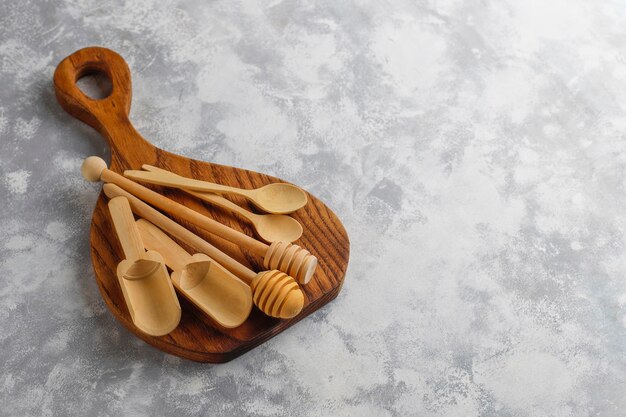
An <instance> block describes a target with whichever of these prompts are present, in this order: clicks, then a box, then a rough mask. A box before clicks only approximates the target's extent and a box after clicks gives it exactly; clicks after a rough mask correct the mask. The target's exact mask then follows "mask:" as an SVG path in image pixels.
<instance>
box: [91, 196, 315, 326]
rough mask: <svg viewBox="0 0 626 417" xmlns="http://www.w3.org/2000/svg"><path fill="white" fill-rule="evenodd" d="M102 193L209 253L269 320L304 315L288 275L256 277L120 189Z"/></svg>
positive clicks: (276, 273)
mask: <svg viewBox="0 0 626 417" xmlns="http://www.w3.org/2000/svg"><path fill="white" fill-rule="evenodd" d="M103 189H104V193H105V194H106V195H107V196H108V197H109V198H115V197H119V196H123V197H126V198H127V199H128V201H129V203H130V206H131V208H132V210H133V211H134V212H135V213H136V214H137V215H138V216H140V217H143V218H144V219H146V220H148V221H150V222H151V223H153V224H155V225H157V226H159V228H162V229H163V230H165V231H166V232H167V233H169V234H170V235H172V236H174V237H176V238H177V239H180V240H181V241H183V242H186V243H187V244H189V245H190V246H192V247H194V248H195V249H196V250H198V251H199V252H202V253H206V254H207V255H209V256H210V257H211V258H213V259H215V260H217V261H218V262H219V263H221V264H222V265H223V266H224V267H225V268H226V269H228V270H229V271H230V272H232V273H233V274H235V275H236V276H237V277H239V278H240V279H241V280H243V281H244V282H246V283H247V284H248V285H250V287H251V288H252V298H253V300H254V304H256V306H257V307H258V308H259V309H260V310H261V311H262V312H264V313H265V314H267V315H268V316H271V317H276V318H281V319H289V318H292V317H295V316H296V315H298V314H299V313H300V311H302V308H303V307H304V293H303V292H302V290H301V289H300V287H299V286H298V284H297V283H296V281H295V280H294V279H293V278H292V277H290V276H289V275H287V274H285V273H283V272H280V271H276V270H271V271H261V272H259V273H255V272H254V271H252V270H251V269H249V268H247V267H245V266H244V265H242V264H240V263H239V262H237V261H236V260H234V259H233V258H231V257H230V256H228V255H226V254H225V253H224V252H222V251H220V250H219V249H218V248H216V247H215V246H213V245H211V244H210V243H209V242H207V241H206V240H204V239H202V238H201V237H200V236H198V235H196V234H194V233H192V232H191V231H189V230H187V229H185V228H184V227H183V226H181V225H180V224H178V223H176V222H175V221H174V220H172V219H170V218H169V217H167V216H165V215H163V214H161V213H159V212H158V211H156V210H155V209H153V208H152V207H150V206H149V205H147V204H146V203H144V202H143V201H141V200H139V199H138V198H137V197H135V196H133V195H132V194H130V193H129V192H127V191H124V190H123V189H121V188H120V187H118V186H117V185H115V184H105V185H104V187H103ZM155 233H156V232H155Z"/></svg>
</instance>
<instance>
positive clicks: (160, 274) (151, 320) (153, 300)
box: [109, 197, 181, 336]
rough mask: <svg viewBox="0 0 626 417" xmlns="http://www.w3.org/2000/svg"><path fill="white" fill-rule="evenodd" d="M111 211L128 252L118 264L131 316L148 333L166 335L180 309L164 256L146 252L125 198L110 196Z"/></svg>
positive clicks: (119, 275) (136, 324)
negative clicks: (164, 262)
mask: <svg viewBox="0 0 626 417" xmlns="http://www.w3.org/2000/svg"><path fill="white" fill-rule="evenodd" d="M109 212H110V213H111V218H112V219H113V226H114V228H115V231H116V232H117V237H118V239H119V241H120V243H121V244H122V249H123V250H124V254H125V255H126V259H125V260H123V261H122V262H120V263H119V265H118V266H117V278H118V280H119V283H120V287H121V288H122V293H123V295H124V300H125V301H126V306H127V307H128V311H129V312H130V316H131V319H132V320H133V323H134V324H135V326H137V328H138V329H140V330H141V331H143V332H144V333H146V334H149V335H151V336H163V335H166V334H168V333H170V332H171V331H172V330H174V329H175V328H176V326H178V323H179V322H180V316H181V311H180V304H179V303H178V298H176V293H175V292H174V288H173V287H172V283H171V282H170V279H169V276H168V274H167V269H165V265H164V264H163V258H161V255H160V254H159V253H158V252H155V251H149V252H146V251H145V249H144V246H143V243H142V241H141V237H140V236H139V232H138V230H137V227H136V226H135V219H134V217H133V213H132V211H131V209H130V205H129V204H128V200H127V199H126V198H125V197H116V198H113V199H111V201H109Z"/></svg>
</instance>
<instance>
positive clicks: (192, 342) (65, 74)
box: [54, 47, 350, 362]
mask: <svg viewBox="0 0 626 417" xmlns="http://www.w3.org/2000/svg"><path fill="white" fill-rule="evenodd" d="M95 71H97V72H102V73H104V74H106V75H107V76H108V77H109V79H110V80H111V82H112V86H113V87H112V92H111V94H110V95H109V96H108V97H106V98H104V99H101V100H93V99H91V98H89V97H87V96H86V95H85V94H83V93H82V91H80V89H79V88H78V87H77V86H76V81H77V80H78V79H79V78H80V77H82V76H84V75H85V74H87V73H90V72H95ZM54 85H55V91H56V95H57V99H58V101H59V104H60V105H61V106H62V107H63V108H64V109H65V110H66V111H67V112H68V113H70V114H71V115H72V116H74V117H76V118H78V119H80V120H82V121H83V122H85V123H87V124H89V125H90V126H92V127H94V128H95V129H97V130H98V131H99V132H100V133H101V134H102V136H103V137H104V138H105V139H106V140H107V142H108V143H109V146H110V147H111V164H110V169H111V170H113V171H116V172H118V173H123V171H124V170H126V169H140V168H141V165H142V164H150V165H155V166H158V167H162V168H165V169H168V170H170V171H173V172H176V173H178V174H180V175H183V176H186V177H192V178H198V179H203V180H207V181H211V182H216V183H220V184H226V185H231V186H235V187H241V188H256V187H260V186H263V185H265V184H269V183H271V182H277V181H281V180H279V179H277V178H274V177H271V176H268V175H264V174H261V173H257V172H253V171H248V170H244V169H239V168H233V167H229V166H224V165H218V164H212V163H210V162H202V161H196V160H191V159H188V158H184V157H181V156H178V155H175V154H172V153H170V152H167V151H164V150H161V149H158V148H156V147H155V146H153V145H152V144H150V143H149V142H148V141H146V140H145V139H144V138H143V137H142V136H141V135H140V134H139V133H138V132H137V131H136V130H135V129H134V128H133V126H132V124H131V123H130V121H129V119H128V112H129V110H130V103H131V80H130V71H129V69H128V66H127V64H126V62H125V61H124V60H123V59H122V58H121V57H120V56H119V55H118V54H116V53H115V52H113V51H111V50H108V49H105V48H99V47H90V48H85V49H81V50H79V51H77V52H75V53H73V54H72V55H70V56H69V57H67V58H65V59H64V60H63V61H62V62H61V63H60V64H59V65H58V67H57V69H56V72H55V75H54ZM151 188H153V189H155V190H158V191H159V192H161V193H163V194H164V195H166V196H168V197H170V198H172V199H174V200H176V201H178V202H181V203H183V204H185V205H187V206H188V207H190V208H192V209H194V210H197V211H199V212H201V213H204V214H206V215H207V216H209V217H211V218H214V219H216V220H218V221H220V222H222V223H224V224H226V225H228V226H230V227H233V228H235V229H238V230H241V231H243V232H244V233H247V234H249V235H251V236H254V233H253V229H252V227H251V226H249V225H247V224H246V223H244V222H241V221H239V219H238V218H236V217H234V216H233V215H231V214H229V213H227V212H224V211H223V210H221V209H219V208H216V207H212V206H210V205H209V204H206V203H202V202H200V201H198V200H196V199H194V198H193V197H191V196H189V195H187V194H185V193H183V192H180V191H176V190H170V189H165V188H160V187H151ZM308 197H309V203H308V204H307V205H306V206H305V207H304V208H303V209H300V210H298V211H297V212H296V213H294V214H292V216H293V217H295V218H296V219H297V220H298V221H299V222H300V223H301V224H302V226H303V228H304V233H303V235H302V237H301V238H300V239H299V240H298V241H296V242H295V243H297V244H298V245H300V246H302V247H303V248H305V249H307V250H309V251H310V252H311V253H312V254H313V255H315V256H316V257H317V258H318V261H319V264H318V268H317V271H316V273H315V275H314V277H313V279H312V280H311V282H310V283H309V284H308V285H306V286H303V287H302V289H303V291H304V293H305V296H306V297H305V306H304V309H303V311H302V312H301V313H300V314H299V315H298V316H296V317H294V318H293V319H290V320H279V319H274V318H270V317H267V316H265V315H264V314H263V313H261V312H260V311H259V310H258V309H257V308H256V307H255V308H254V309H253V312H252V314H251V315H250V318H249V319H248V320H247V321H246V322H245V323H244V324H243V325H242V326H240V327H238V328H236V329H223V328H220V327H219V326H218V325H216V324H215V323H214V322H213V321H212V320H211V319H210V318H209V317H207V316H205V315H204V314H203V313H202V312H201V311H200V310H198V309H197V308H196V307H194V306H193V305H192V304H191V303H190V302H188V301H186V300H185V299H184V298H183V297H182V296H179V299H180V302H181V307H182V309H183V313H182V319H181V322H180V324H179V326H178V328H177V329H176V330H174V331H173V332H172V333H170V334H169V335H166V336H162V337H152V336H148V335H146V334H144V333H142V332H141V331H139V329H137V328H136V327H135V326H134V325H133V323H132V321H131V319H130V315H129V312H128V309H127V308H126V305H125V303H124V298H123V296H122V292H121V289H120V287H119V284H118V281H117V276H116V272H115V271H116V268H117V264H118V263H119V262H120V261H121V260H122V259H123V258H124V256H123V252H122V249H121V246H120V244H119V242H118V241H117V238H116V236H115V232H114V230H113V225H112V223H111V219H110V216H109V213H108V209H107V206H106V203H107V198H106V196H104V194H103V193H101V194H100V197H99V198H98V201H97V204H96V207H95V209H94V213H93V217H92V224H91V236H90V241H91V256H92V262H93V267H94V271H95V277H96V280H97V282H98V286H99V288H100V292H101V294H102V297H103V298H104V301H105V302H106V304H107V306H108V307H109V309H110V310H111V312H112V313H113V315H114V316H115V317H116V318H117V319H118V321H119V322H120V323H121V324H122V325H123V326H124V327H126V328H127V329H128V330H129V331H131V332H132V333H133V334H135V335H136V336H137V337H140V338H141V339H142V340H144V341H145V342H147V343H149V344H151V345H152V346H155V347H156V348H158V349H161V350H163V351H165V352H168V353H171V354H174V355H178V356H181V357H183V358H187V359H192V360H196V361H202V362H226V361H229V360H231V359H233V358H235V357H237V356H239V355H241V354H243V353H245V352H247V351H248V350H250V349H252V348H254V347H255V346H258V345H260V344H261V343H263V342H264V341H266V340H268V339H270V338H271V337H273V336H275V335H277V334H278V333H280V332H282V331H283V330H285V329H287V328H288V327H290V326H292V325H293V324H295V323H297V322H298V321H299V320H301V319H303V318H304V317H306V316H308V315H309V314H311V313H312V312H314V311H316V310H317V309H319V308H320V307H322V306H323V305H325V304H327V303H328V302H329V301H331V300H332V299H334V298H335V297H336V296H337V294H338V293H339V291H340V290H341V287H342V285H343V280H344V277H345V273H346V269H347V266H348V258H349V251H350V243H349V240H348V236H347V234H346V231H345V229H344V227H343V225H342V224H341V222H340V221H339V219H338V218H337V216H335V214H334V213H333V212H332V211H331V210H330V209H329V208H328V207H326V206H325V205H324V203H322V202H321V201H320V200H319V199H317V198H315V196H313V195H311V194H308ZM235 201H236V202H237V203H239V204H241V205H244V206H246V208H248V209H251V210H253V208H252V207H251V206H249V205H248V204H247V203H246V202H245V201H242V200H235ZM176 220H177V221H179V219H176ZM179 222H180V223H181V224H183V225H184V226H185V227H187V228H189V229H190V230H191V231H193V232H194V233H196V234H198V235H200V236H202V237H203V238H205V239H206V240H207V241H209V242H210V243H212V244H214V245H215V246H217V247H218V248H220V249H221V250H223V251H224V252H226V253H228V254H229V255H231V256H232V257H233V258H235V259H237V260H238V261H240V262H241V263H243V264H244V265H247V266H250V267H251V268H252V269H253V270H255V271H259V270H262V269H263V268H262V259H260V258H258V257H256V256H254V255H252V254H251V253H249V252H247V251H245V250H242V249H241V248H239V247H238V246H235V245H233V244H231V243H230V242H227V241H225V240H223V239H220V238H218V237H215V236H212V235H210V234H208V233H206V232H204V231H203V230H202V229H198V228H196V227H194V226H193V225H190V224H188V223H186V222H184V221H179ZM179 243H181V244H183V246H184V247H185V248H186V249H187V250H189V251H190V252H193V250H192V249H191V248H189V247H188V246H186V245H184V242H179Z"/></svg>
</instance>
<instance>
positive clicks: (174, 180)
mask: <svg viewBox="0 0 626 417" xmlns="http://www.w3.org/2000/svg"><path fill="white" fill-rule="evenodd" d="M124 176H125V177H127V178H131V179H133V180H136V181H141V182H147V183H149V184H157V185H164V186H166V187H174V188H179V189H181V190H191V191H201V192H205V193H207V192H208V193H218V194H236V195H239V196H242V197H245V198H246V199H248V200H249V201H250V202H252V203H253V204H254V205H255V206H257V207H258V208H260V209H261V210H263V211H265V212H267V213H274V214H288V213H293V212H294V211H296V210H298V209H301V208H302V207H304V206H305V205H306V203H307V197H306V193H305V192H304V191H302V190H301V189H300V188H298V187H296V186H295V185H292V184H286V183H273V184H268V185H265V186H263V187H261V188H256V189H254V190H243V189H241V188H236V187H228V186H226V185H221V184H215V183H212V182H208V181H200V180H194V179H191V178H185V177H181V176H177V177H172V176H171V175H168V174H163V173H161V172H146V171H137V170H126V171H124Z"/></svg>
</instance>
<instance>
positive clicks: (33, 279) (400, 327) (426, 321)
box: [0, 0, 626, 417]
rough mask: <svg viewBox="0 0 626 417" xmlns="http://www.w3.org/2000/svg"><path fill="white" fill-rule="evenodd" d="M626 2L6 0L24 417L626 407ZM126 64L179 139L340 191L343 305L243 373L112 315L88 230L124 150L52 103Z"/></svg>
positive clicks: (17, 405)
mask: <svg viewBox="0 0 626 417" xmlns="http://www.w3.org/2000/svg"><path fill="white" fill-rule="evenodd" d="M625 13H626V4H624V2H619V1H592V0H588V1H585V0H569V1H565V0H556V1H550V2H539V1H514V0H501V1H478V0H469V1H389V2H382V1H319V2H313V1H286V0H285V1H280V0H277V1H267V2H251V1H244V2H241V1H235V2H231V1H211V2H208V1H199V0H186V1H185V0H180V1H157V0H144V1H138V2H131V1H127V2H124V1H102V0H99V1H95V0H50V1H36V0H26V1H19V2H18V1H9V0H4V1H2V2H1V3H0V158H1V159H0V162H1V165H0V201H1V202H2V210H1V211H0V225H1V226H0V271H1V273H2V277H1V278H0V414H2V415H7V416H22V415H32V416H40V415H41V416H86V415H89V416H108V415H110V416H120V415H126V416H134V415H137V416H139V415H150V416H159V415H163V416H173V415H176V416H187V415H223V416H244V415H251V416H283V415H284V416H296V415H298V416H335V417H338V416H377V417H378V416H447V417H450V416H463V417H467V416H615V417H617V416H624V415H626V411H625V410H626V395H625V394H626V354H625V347H626V256H625V254H626V182H625V174H626V134H625V133H624V132H625V130H626V116H625V114H624V110H625V109H626V19H625ZM89 45H103V46H107V47H109V48H111V49H114V50H116V51H119V52H120V53H121V54H122V55H123V56H124V57H125V58H126V59H127V60H128V62H129V64H130V66H131V68H132V72H133V75H134V101H133V108H132V112H131V118H132V120H133V121H134V123H135V124H136V126H137V128H138V130H139V131H140V132H142V133H143V134H144V136H145V137H147V138H149V139H150V140H151V141H152V142H153V143H154V144H156V145H157V146H159V147H162V148H164V149H167V150H170V151H173V152H177V153H180V154H183V155H187V156H193V157H195V158H199V159H205V160H210V161H215V162H218V163H222V164H229V165H235V166H240V167H246V168H250V169H254V170H258V171H264V172H267V173H270V174H273V175H276V176H279V177H282V178H284V179H286V180H289V181H293V182H295V183H298V184H300V185H302V186H303V187H305V188H307V189H309V190H310V191H311V192H313V193H314V194H316V195H318V196H319V197H321V198H323V199H324V200H325V201H326V202H327V203H328V205H329V206H330V207H331V208H333V209H334V210H335V211H336V213H337V214H338V215H339V216H340V218H341V219H342V220H343V221H344V222H345V225H346V228H347V230H348V232H349V234H350V237H351V242H352V256H351V262H350V267H349V270H348V274H347V277H346V283H345V286H344V289H343V292H342V293H341V294H340V296H339V297H338V299H337V300H335V301H334V302H333V303H331V304H330V305H329V306H327V307H326V308H324V309H323V310H321V311H319V312H317V313H316V314H314V315H312V316H311V317H309V318H307V319H306V320H304V321H302V322H301V323H300V324H298V325H297V326H295V327H294V328H292V329H290V330H289V331H287V332H285V333H284V334H281V335H280V336H278V337H276V338H274V339H273V340H271V341H270V342H268V343H266V344H264V345H263V346H261V347H259V348H257V349H255V350H254V351H252V352H250V353H248V354H246V355H245V356H243V357H241V358H239V359H237V360H235V361H233V362H231V363H228V364H225V365H220V366H214V365H206V364H197V363H194V362H189V361H185V360H181V359H179V358H176V357H173V356H169V355H166V354H163V353H161V352H159V351H158V350H155V349H153V348H152V347H150V346H147V345H146V344H144V343H143V342H141V341H139V340H138V339H136V338H135V337H133V336H132V335H130V334H129V333H128V332H127V331H125V330H124V329H123V328H122V327H121V326H120V325H118V323H117V322H116V321H115V319H114V318H113V317H112V316H111V314H109V312H108V310H107V309H106V307H105V305H104V303H103V301H102V300H101V298H100V295H99V293H98V290H97V287H96V284H95V282H94V279H93V273H92V270H91V263H90V259H89V256H88V246H89V242H88V229H89V222H90V217H91V210H92V208H93V205H94V202H95V199H96V196H97V193H98V190H99V185H97V184H90V183H86V182H85V181H83V180H82V178H81V177H80V175H79V166H80V164H81V161H82V159H83V158H85V157H86V156H89V155H94V154H95V155H102V156H105V157H106V156H107V149H106V145H105V143H104V142H103V141H102V140H101V139H100V137H99V136H98V135H97V134H96V133H95V132H94V131H92V130H91V129H90V128H89V127H87V126H84V125H82V124H80V123H79V122H77V121H75V120H73V119H71V118H70V117H69V116H68V115H66V114H65V113H64V112H63V111H62V110H61V109H60V107H59V106H58V105H57V103H56V101H55V99H54V95H53V91H52V82H51V80H52V73H53V71H54V68H55V66H56V64H57V63H58V62H59V61H60V60H61V59H62V58H63V57H65V56H66V55H68V54H70V53H71V52H73V51H74V50H76V49H79V48H81V47H84V46H89Z"/></svg>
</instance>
